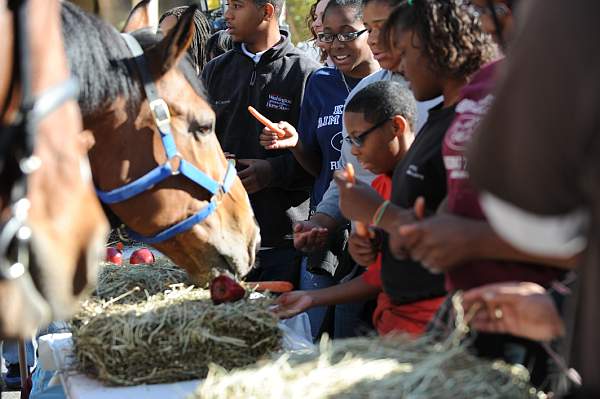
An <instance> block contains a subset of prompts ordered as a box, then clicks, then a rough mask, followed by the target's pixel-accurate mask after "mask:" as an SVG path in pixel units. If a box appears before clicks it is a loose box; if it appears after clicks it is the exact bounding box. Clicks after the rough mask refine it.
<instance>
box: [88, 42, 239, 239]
mask: <svg viewBox="0 0 600 399" xmlns="http://www.w3.org/2000/svg"><path fill="white" fill-rule="evenodd" d="M122 37H123V39H125V42H126V43H127V46H128V47H129V50H130V51H131V53H132V55H133V60H134V61H135V63H136V65H137V68H138V71H139V74H140V77H141V79H142V85H143V87H144V92H145V94H146V98H147V99H148V102H149V103H150V110H151V111H152V116H153V118H154V122H155V123H156V126H158V131H159V133H160V139H161V142H162V144H163V148H164V150H165V154H166V156H167V161H166V162H165V163H163V164H162V165H158V166H157V167H155V168H154V169H152V170H151V171H150V172H148V173H146V174H145V175H143V176H142V177H140V178H138V179H136V180H134V181H132V182H131V183H128V184H126V185H124V186H122V187H119V188H115V189H114V190H110V191H102V190H99V189H96V193H97V194H98V197H99V198H100V201H102V202H103V203H105V204H115V203H118V202H123V201H126V200H128V199H130V198H133V197H135V196H137V195H139V194H141V193H143V192H145V191H147V190H150V189H152V188H153V187H154V186H155V185H157V184H158V183H160V182H162V181H163V180H165V179H167V178H168V177H170V176H174V175H179V174H180V175H182V176H185V177H186V178H187V179H189V180H191V181H193V182H194V183H196V184H197V185H199V186H200V187H202V188H204V189H205V190H207V191H208V192H209V193H211V198H210V200H209V202H208V204H207V205H205V206H204V207H203V208H202V209H200V211H198V212H197V213H196V214H195V215H192V216H190V217H189V218H187V219H185V220H183V221H181V222H179V223H177V224H175V225H173V226H171V227H169V228H167V229H166V230H163V231H161V232H160V233H157V234H155V235H152V236H142V235H140V234H138V233H136V232H134V231H131V229H128V235H129V237H131V238H133V239H134V240H137V241H141V242H145V243H147V244H155V243H159V242H162V241H165V240H168V239H169V238H172V237H174V236H175V235H177V234H179V233H183V232H185V231H187V230H189V229H191V228H192V227H193V226H194V225H195V224H197V223H201V222H202V221H204V220H205V219H206V218H208V217H209V216H210V215H211V214H212V213H213V212H214V211H215V210H216V209H217V205H218V203H219V200H220V198H221V197H222V196H223V195H224V194H226V193H227V192H228V191H229V189H230V188H231V184H232V183H233V180H234V178H235V176H236V170H235V167H234V166H233V163H232V162H228V165H227V171H226V172H225V176H224V177H223V182H222V183H219V182H217V181H215V180H214V179H212V178H211V177H210V176H208V175H207V174H206V173H204V172H202V171H201V170H200V169H198V168H197V167H195V166H194V165H193V164H191V163H190V162H187V161H186V160H185V159H183V158H182V156H181V154H180V153H179V152H178V151H177V145H176V144H175V139H174V138H173V134H172V130H171V114H170V112H169V107H168V106H167V103H166V102H165V101H164V100H163V99H162V98H161V97H160V96H159V95H158V90H157V89H156V85H155V84H154V81H153V80H152V76H151V75H150V72H149V68H148V66H147V64H146V59H145V58H144V51H143V50H142V47H141V46H140V44H139V43H138V41H137V40H136V39H135V38H134V37H133V36H132V35H130V34H127V33H123V34H122ZM176 163H178V166H177V167H176V168H175V166H174V165H175V164H176Z"/></svg>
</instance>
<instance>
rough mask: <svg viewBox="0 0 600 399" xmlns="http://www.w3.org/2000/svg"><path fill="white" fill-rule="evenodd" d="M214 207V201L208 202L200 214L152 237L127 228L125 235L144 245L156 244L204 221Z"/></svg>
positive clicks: (215, 205)
mask: <svg viewBox="0 0 600 399" xmlns="http://www.w3.org/2000/svg"><path fill="white" fill-rule="evenodd" d="M216 207H217V204H216V203H215V202H214V201H210V202H209V203H208V205H206V206H205V207H204V208H202V209H201V210H200V212H198V213H196V214H195V215H192V216H190V217H189V218H187V219H185V220H183V221H181V222H179V223H177V224H175V225H173V226H171V227H169V228H168V229H166V230H163V231H161V232H160V233H158V234H155V235H153V236H142V235H140V234H138V233H136V232H135V231H132V230H131V229H129V228H128V229H127V235H128V236H129V237H130V238H132V239H134V240H136V241H140V242H143V243H146V244H156V243H158V242H161V241H165V240H168V239H169V238H172V237H174V236H176V235H177V234H179V233H183V232H185V231H187V230H189V229H191V228H192V227H193V226H194V225H195V224H197V223H200V222H202V221H204V219H206V218H207V217H209V216H210V214H211V213H213V212H214V210H215V209H216Z"/></svg>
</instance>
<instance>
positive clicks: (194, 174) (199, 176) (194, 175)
mask: <svg viewBox="0 0 600 399" xmlns="http://www.w3.org/2000/svg"><path fill="white" fill-rule="evenodd" d="M179 171H180V172H181V174H182V175H184V176H185V177H187V178H188V179H190V180H191V181H193V182H195V183H196V184H198V185H199V186H200V187H203V188H205V189H206V190H208V191H209V192H210V193H211V194H213V195H214V194H215V193H216V192H217V191H219V183H217V182H216V181H214V180H213V179H212V178H211V177H209V176H208V175H207V174H205V173H204V172H202V171H201V170H200V169H198V168H197V167H195V166H194V165H192V164H191V163H189V162H187V161H186V160H185V159H182V160H181V162H180V163H179Z"/></svg>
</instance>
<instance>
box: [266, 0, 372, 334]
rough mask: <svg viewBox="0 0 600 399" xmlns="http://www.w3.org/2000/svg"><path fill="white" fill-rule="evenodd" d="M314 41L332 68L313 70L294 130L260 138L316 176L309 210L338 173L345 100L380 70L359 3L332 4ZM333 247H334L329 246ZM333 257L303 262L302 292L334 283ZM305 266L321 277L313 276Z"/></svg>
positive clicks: (313, 315) (316, 312)
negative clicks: (361, 81)
mask: <svg viewBox="0 0 600 399" xmlns="http://www.w3.org/2000/svg"><path fill="white" fill-rule="evenodd" d="M318 38H319V41H320V43H321V45H322V46H323V48H324V49H325V50H326V51H327V53H328V54H329V56H330V58H331V60H332V62H333V64H334V67H325V68H321V69H319V70H317V71H316V72H315V73H314V74H313V75H312V77H311V78H310V79H309V81H308V83H307V86H306V91H305V94H304V101H303V103H302V110H301V116H300V122H299V125H298V129H297V130H296V128H295V127H293V126H291V125H290V124H289V123H287V122H280V123H279V127H280V128H281V129H283V130H284V131H285V132H286V135H285V137H284V138H283V139H279V138H278V137H277V135H276V133H275V132H273V131H271V130H269V129H265V130H264V131H263V133H262V135H261V137H260V142H261V144H262V145H263V146H264V147H265V148H266V149H267V150H275V149H282V148H290V149H291V151H292V153H293V154H294V156H295V157H296V159H297V160H298V162H299V163H300V164H301V165H302V166H303V167H304V168H305V169H306V170H307V171H308V172H309V173H311V174H312V175H313V176H314V177H315V182H314V185H313V190H312V194H311V211H314V209H315V208H316V206H317V205H318V204H319V202H320V201H321V198H322V196H323V193H324V192H325V191H326V190H327V188H328V187H329V183H330V181H331V178H332V175H333V172H334V171H335V170H336V169H338V165H339V158H340V150H341V145H342V113H343V109H344V103H345V100H346V97H348V94H349V93H350V91H351V90H352V89H353V88H354V86H356V84H358V82H359V81H360V80H361V79H362V78H364V77H366V76H368V75H370V74H372V73H374V72H376V71H377V70H379V64H378V63H377V61H375V59H374V58H373V54H372V52H371V49H370V48H369V45H368V43H367V38H368V35H367V34H366V27H365V24H364V22H363V13H362V1H361V0H331V1H329V3H328V5H327V7H326V8H325V11H324V14H323V30H322V32H320V33H319V34H318ZM330 249H337V248H330ZM337 263H338V259H337V257H335V256H332V254H331V253H330V252H328V251H321V252H320V253H312V254H310V262H308V261H306V262H304V266H303V272H302V273H303V275H302V277H301V281H303V282H304V284H303V283H302V282H301V288H302V289H315V288H321V287H325V286H328V285H332V284H335V280H334V279H333V278H332V277H331V273H332V272H333V270H335V268H336V267H337ZM307 268H308V269H310V270H313V271H315V272H319V273H323V275H315V274H313V273H310V272H309V271H307ZM325 310H326V309H325V308H321V309H313V310H311V312H309V318H310V319H311V328H312V330H313V335H315V337H316V335H317V334H318V332H319V330H320V328H321V323H322V320H323V318H324V316H325ZM337 324H339V328H337V332H336V333H335V334H334V336H346V335H351V333H350V332H348V331H349V330H351V329H352V327H351V325H352V322H344V323H337Z"/></svg>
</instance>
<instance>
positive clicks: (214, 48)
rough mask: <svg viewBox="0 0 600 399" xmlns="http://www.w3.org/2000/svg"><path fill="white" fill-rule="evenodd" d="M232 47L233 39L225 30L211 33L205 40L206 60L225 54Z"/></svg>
mask: <svg viewBox="0 0 600 399" xmlns="http://www.w3.org/2000/svg"><path fill="white" fill-rule="evenodd" d="M232 48H233V40H232V39H231V36H230V35H229V33H227V31H225V30H219V31H216V32H215V33H213V34H212V36H211V37H209V38H208V40H207V42H206V56H207V58H208V61H210V60H212V59H213V58H217V57H218V56H220V55H221V54H225V53H226V52H228V51H229V50H231V49H232Z"/></svg>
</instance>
